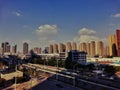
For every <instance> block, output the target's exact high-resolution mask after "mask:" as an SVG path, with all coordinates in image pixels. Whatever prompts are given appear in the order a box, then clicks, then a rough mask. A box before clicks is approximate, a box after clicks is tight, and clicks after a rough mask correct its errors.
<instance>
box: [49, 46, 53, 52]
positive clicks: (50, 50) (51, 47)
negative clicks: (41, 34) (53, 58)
mask: <svg viewBox="0 0 120 90" xmlns="http://www.w3.org/2000/svg"><path fill="white" fill-rule="evenodd" d="M52 53H53V45H51V44H50V45H49V54H52Z"/></svg>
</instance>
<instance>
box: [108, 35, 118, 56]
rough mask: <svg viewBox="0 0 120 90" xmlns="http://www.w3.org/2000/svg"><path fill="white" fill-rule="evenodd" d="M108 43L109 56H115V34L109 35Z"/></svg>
mask: <svg viewBox="0 0 120 90" xmlns="http://www.w3.org/2000/svg"><path fill="white" fill-rule="evenodd" d="M108 43H109V53H110V56H117V46H116V36H115V35H114V34H112V35H109V37H108Z"/></svg>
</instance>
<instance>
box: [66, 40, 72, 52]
mask: <svg viewBox="0 0 120 90" xmlns="http://www.w3.org/2000/svg"><path fill="white" fill-rule="evenodd" d="M70 50H72V45H71V42H67V43H66V52H69V51H70Z"/></svg>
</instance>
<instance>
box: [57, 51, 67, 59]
mask: <svg viewBox="0 0 120 90" xmlns="http://www.w3.org/2000/svg"><path fill="white" fill-rule="evenodd" d="M66 57H67V55H66V52H61V53H59V60H66Z"/></svg>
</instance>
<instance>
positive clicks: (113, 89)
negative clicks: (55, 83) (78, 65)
mask: <svg viewBox="0 0 120 90" xmlns="http://www.w3.org/2000/svg"><path fill="white" fill-rule="evenodd" d="M27 66H29V67H31V68H36V65H27ZM49 69H51V68H49ZM39 70H41V71H44V72H48V73H52V74H56V71H53V69H52V70H46V69H42V68H41V67H40V68H39ZM67 73H70V72H67V71H66V74H65V73H57V75H58V76H63V77H65V78H71V79H74V76H77V77H79V75H76V73H73V72H71V73H70V74H67ZM78 81H82V82H85V83H88V84H90V85H91V84H92V85H95V86H99V87H104V88H108V89H110V90H119V89H118V88H115V87H112V86H109V85H107V84H104V83H103V84H102V83H99V82H92V81H89V80H84V79H78ZM71 82H73V80H72V81H71Z"/></svg>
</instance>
